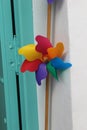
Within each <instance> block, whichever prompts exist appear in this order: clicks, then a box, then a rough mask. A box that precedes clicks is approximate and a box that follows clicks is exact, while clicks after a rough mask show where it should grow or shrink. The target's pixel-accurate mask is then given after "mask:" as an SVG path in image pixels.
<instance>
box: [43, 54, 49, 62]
mask: <svg viewBox="0 0 87 130" xmlns="http://www.w3.org/2000/svg"><path fill="white" fill-rule="evenodd" d="M43 62H44V63H47V62H48V56H47V55H45V56H43Z"/></svg>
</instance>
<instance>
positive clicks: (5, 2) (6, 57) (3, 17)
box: [0, 0, 19, 130]
mask: <svg viewBox="0 0 87 130" xmlns="http://www.w3.org/2000/svg"><path fill="white" fill-rule="evenodd" d="M11 25H12V22H11V9H10V0H0V34H1V50H2V64H3V78H4V93H5V106H6V121H5V122H6V123H7V130H19V119H18V105H17V91H16V79H15V59H14V57H15V56H14V44H13V41H14V39H13V37H12V26H11ZM10 46H12V47H13V49H10V48H9V47H10ZM12 62H14V63H13V64H12ZM2 100H3V99H2Z"/></svg>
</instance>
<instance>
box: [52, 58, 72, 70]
mask: <svg viewBox="0 0 87 130" xmlns="http://www.w3.org/2000/svg"><path fill="white" fill-rule="evenodd" d="M50 62H51V64H52V66H53V67H54V68H55V69H58V70H65V69H68V68H70V67H71V66H72V64H70V63H65V62H64V61H63V60H62V59H60V58H54V59H52V60H51V61H50Z"/></svg>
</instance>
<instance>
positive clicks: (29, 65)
mask: <svg viewBox="0 0 87 130" xmlns="http://www.w3.org/2000/svg"><path fill="white" fill-rule="evenodd" d="M41 63H42V62H41V61H40V60H35V61H28V60H24V62H23V64H22V66H21V69H20V70H21V72H25V71H30V72H34V71H36V70H37V69H38V67H39V65H40V64H41Z"/></svg>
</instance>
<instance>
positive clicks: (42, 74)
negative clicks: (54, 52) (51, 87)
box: [36, 63, 47, 85]
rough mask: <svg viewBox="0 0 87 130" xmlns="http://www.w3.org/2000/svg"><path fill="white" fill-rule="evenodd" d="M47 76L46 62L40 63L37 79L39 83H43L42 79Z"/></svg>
mask: <svg viewBox="0 0 87 130" xmlns="http://www.w3.org/2000/svg"><path fill="white" fill-rule="evenodd" d="M46 77H47V69H46V64H44V63H42V64H40V65H39V68H38V70H37V71H36V80H37V83H38V85H41V80H43V79H45V78H46Z"/></svg>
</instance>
